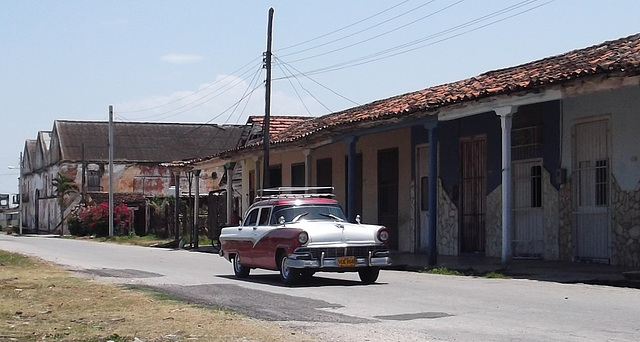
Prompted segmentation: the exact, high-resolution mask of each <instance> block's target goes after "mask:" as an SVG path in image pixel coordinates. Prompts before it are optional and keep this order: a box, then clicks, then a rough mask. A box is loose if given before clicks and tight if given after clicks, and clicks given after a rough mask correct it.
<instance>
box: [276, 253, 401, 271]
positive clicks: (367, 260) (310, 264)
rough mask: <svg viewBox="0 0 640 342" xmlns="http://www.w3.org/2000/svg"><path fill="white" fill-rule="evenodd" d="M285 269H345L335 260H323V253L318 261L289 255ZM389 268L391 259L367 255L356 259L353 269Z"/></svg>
mask: <svg viewBox="0 0 640 342" xmlns="http://www.w3.org/2000/svg"><path fill="white" fill-rule="evenodd" d="M285 266H286V267H290V268H315V269H322V268H336V269H339V268H345V267H340V265H339V264H338V259H337V258H330V259H328V258H324V253H322V256H321V257H320V259H298V258H297V256H296V255H295V254H292V255H290V256H289V257H288V258H287V261H286V262H285ZM385 266H391V258H390V257H388V256H384V257H374V256H372V255H371V254H369V256H368V257H357V258H356V264H355V267H385Z"/></svg>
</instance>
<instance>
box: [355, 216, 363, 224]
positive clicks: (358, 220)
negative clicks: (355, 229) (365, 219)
mask: <svg viewBox="0 0 640 342" xmlns="http://www.w3.org/2000/svg"><path fill="white" fill-rule="evenodd" d="M360 221H362V218H361V217H360V215H356V222H357V223H358V224H360Z"/></svg>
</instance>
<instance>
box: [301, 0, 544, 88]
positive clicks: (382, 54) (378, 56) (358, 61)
mask: <svg viewBox="0 0 640 342" xmlns="http://www.w3.org/2000/svg"><path fill="white" fill-rule="evenodd" d="M536 1H538V0H527V1H523V2H520V3H518V4H516V5H513V6H510V7H508V8H505V9H502V10H499V11H496V12H493V13H491V14H488V15H485V16H483V17H480V18H476V19H474V20H471V21H469V22H466V23H463V24H460V25H457V26H454V27H452V28H449V29H446V30H443V31H440V32H438V33H435V34H432V35H429V36H427V37H424V38H421V39H417V40H414V41H412V42H409V43H405V44H401V45H397V46H394V47H392V48H388V49H385V50H382V51H378V52H376V53H372V54H369V55H366V56H363V57H358V58H354V59H351V60H349V61H345V62H341V63H336V64H333V65H330V66H326V67H323V68H318V69H313V70H310V71H307V72H306V73H305V74H306V75H307V76H309V75H317V74H321V73H327V72H333V71H338V70H342V69H346V68H351V67H355V66H359V65H363V64H368V63H372V62H375V61H379V60H382V59H386V58H390V57H394V56H398V55H401V54H405V53H408V52H411V51H415V50H417V49H421V48H424V47H427V46H431V45H434V44H437V43H441V42H443V41H447V40H450V39H453V38H456V37H459V36H462V35H464V34H467V33H471V32H474V31H477V30H479V29H482V28H484V27H487V26H490V25H494V24H496V23H499V22H502V21H505V20H508V19H511V18H513V17H516V16H519V15H521V14H524V13H526V12H529V11H532V10H534V9H537V8H539V7H542V6H545V5H547V4H549V3H551V2H554V1H555V0H550V1H547V2H545V3H542V4H540V5H538V6H534V7H531V8H528V9H525V10H523V11H521V12H517V13H515V14H513V15H510V16H507V17H503V18H501V19H498V20H495V21H493V22H490V23H488V24H484V25H480V26H476V27H474V28H473V29H470V30H467V31H464V32H462V33H458V34H455V35H452V36H448V37H446V38H443V39H440V40H437V41H435V42H432V43H428V44H423V45H418V46H414V45H416V44H418V43H422V42H424V41H428V40H432V39H434V38H437V37H440V36H443V35H445V34H447V33H451V32H454V31H457V30H459V29H462V28H465V27H468V26H471V25H473V24H476V23H480V22H483V21H486V20H487V19H490V18H493V17H496V16H498V15H500V14H504V13H507V12H510V11H513V10H515V9H517V8H520V7H523V6H526V5H529V4H532V3H534V2H536ZM411 46H414V47H413V48H410V49H409V48H408V47H411ZM398 49H405V50H402V51H396V50H398ZM394 51H396V52H394ZM295 76H300V75H295Z"/></svg>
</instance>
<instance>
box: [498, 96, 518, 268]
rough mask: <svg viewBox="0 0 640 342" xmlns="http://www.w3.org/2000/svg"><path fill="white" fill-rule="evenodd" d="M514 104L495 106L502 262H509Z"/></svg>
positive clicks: (505, 263) (507, 263) (511, 229)
mask: <svg viewBox="0 0 640 342" xmlns="http://www.w3.org/2000/svg"><path fill="white" fill-rule="evenodd" d="M516 109H517V107H515V106H506V107H499V108H495V109H494V111H495V112H496V114H497V115H499V116H500V122H501V125H502V264H503V265H505V266H507V265H509V263H510V262H511V257H512V252H511V241H512V240H513V239H512V237H511V235H512V232H513V220H512V213H511V207H512V198H513V195H512V190H511V188H512V183H511V121H512V118H513V113H514V112H515V111H516Z"/></svg>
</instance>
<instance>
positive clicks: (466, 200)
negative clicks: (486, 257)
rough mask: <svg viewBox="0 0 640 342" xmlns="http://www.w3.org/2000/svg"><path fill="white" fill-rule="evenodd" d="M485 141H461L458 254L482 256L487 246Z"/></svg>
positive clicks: (480, 139)
mask: <svg viewBox="0 0 640 342" xmlns="http://www.w3.org/2000/svg"><path fill="white" fill-rule="evenodd" d="M486 174H487V138H486V136H484V135H483V136H477V137H469V138H463V139H461V140H460V240H461V241H460V244H461V245H460V250H461V252H462V253H484V252H485V244H486V227H485V214H486V201H487V190H486V188H487V186H486V184H487V180H486V178H487V175H486Z"/></svg>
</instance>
